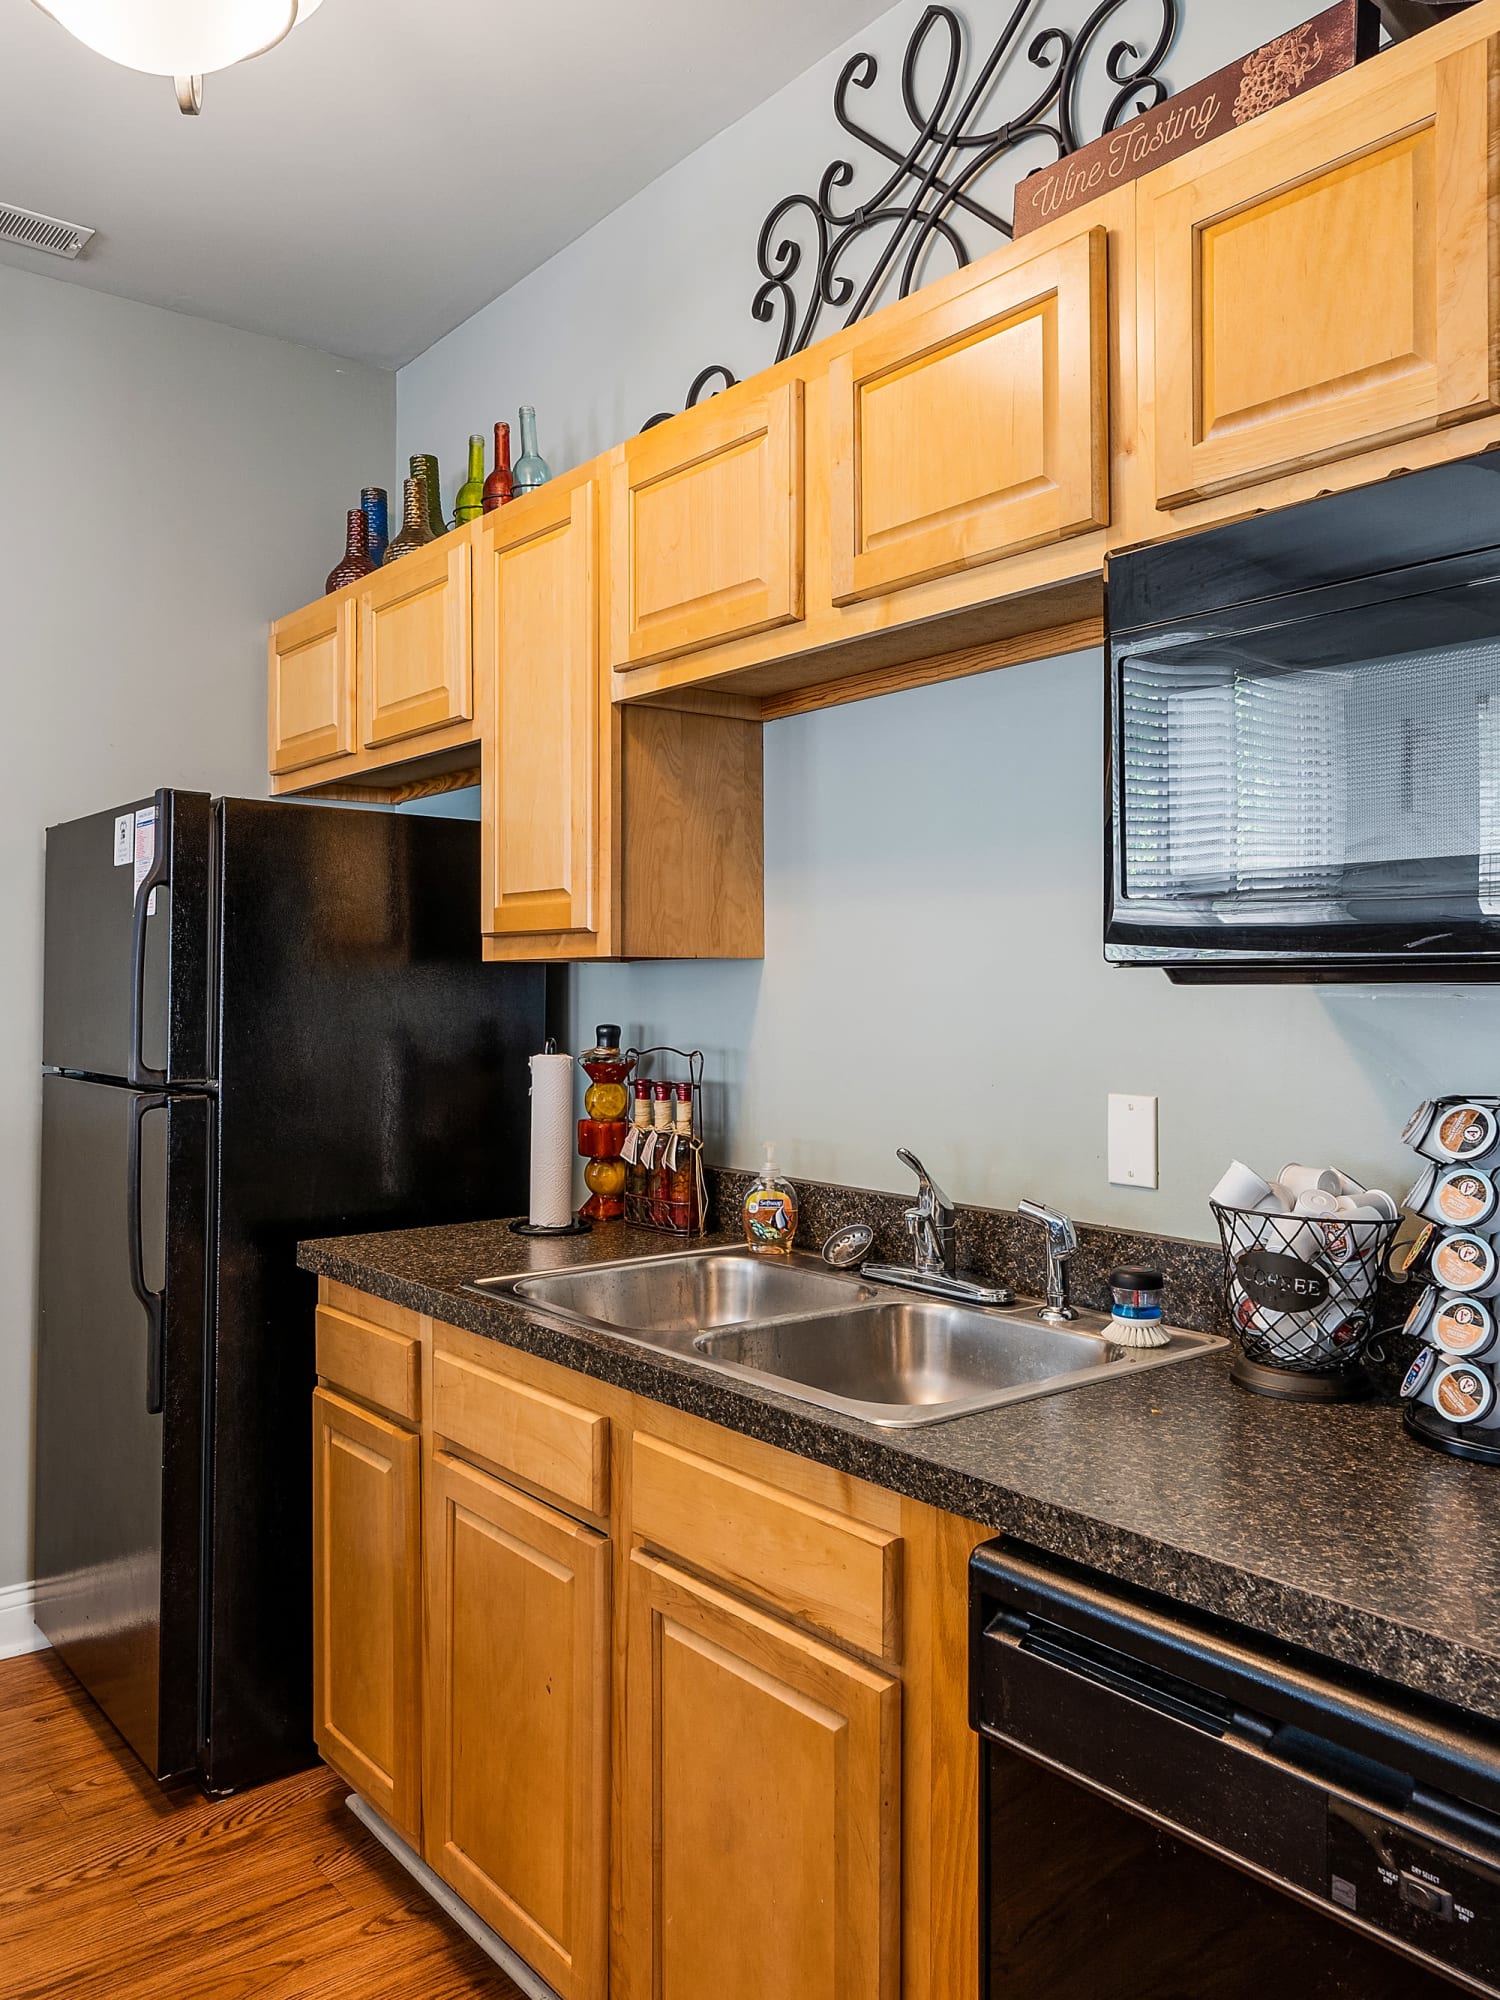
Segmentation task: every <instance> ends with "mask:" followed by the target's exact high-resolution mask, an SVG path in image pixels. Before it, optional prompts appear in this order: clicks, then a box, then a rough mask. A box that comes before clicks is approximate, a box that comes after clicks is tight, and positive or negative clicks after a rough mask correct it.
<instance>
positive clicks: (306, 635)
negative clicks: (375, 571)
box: [269, 594, 355, 777]
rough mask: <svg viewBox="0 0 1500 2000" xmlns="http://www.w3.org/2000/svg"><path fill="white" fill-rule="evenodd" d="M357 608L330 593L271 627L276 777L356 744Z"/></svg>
mask: <svg viewBox="0 0 1500 2000" xmlns="http://www.w3.org/2000/svg"><path fill="white" fill-rule="evenodd" d="M354 638H355V607H354V599H353V597H352V596H349V595H347V594H346V595H342V596H337V597H325V598H322V599H320V600H319V602H318V603H316V604H310V605H309V606H308V607H307V609H306V610H304V611H297V612H293V613H292V615H291V616H290V617H287V618H281V619H278V620H277V622H276V624H275V625H273V626H272V628H271V647H270V680H271V686H270V731H269V734H270V765H271V774H272V776H273V777H279V776H281V775H282V774H283V773H284V772H287V771H300V770H302V769H303V768H304V766H306V765H308V764H322V763H325V762H326V761H327V760H328V759H329V758H330V757H347V756H349V755H351V754H352V752H353V749H354Z"/></svg>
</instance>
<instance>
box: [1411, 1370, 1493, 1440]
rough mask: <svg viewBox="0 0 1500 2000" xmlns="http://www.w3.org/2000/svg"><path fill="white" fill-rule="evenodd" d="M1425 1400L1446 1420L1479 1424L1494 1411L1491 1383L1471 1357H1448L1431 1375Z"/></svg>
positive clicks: (1485, 1420)
mask: <svg viewBox="0 0 1500 2000" xmlns="http://www.w3.org/2000/svg"><path fill="white" fill-rule="evenodd" d="M1428 1401H1429V1402H1430V1403H1431V1404H1432V1407H1433V1408H1434V1409H1435V1410H1436V1411H1437V1413H1438V1415H1439V1416H1440V1417H1446V1418H1447V1420H1448V1422H1449V1423H1450V1424H1482V1423H1485V1422H1487V1421H1488V1420H1489V1419H1490V1418H1491V1417H1492V1416H1494V1415H1496V1414H1497V1412H1496V1410H1495V1385H1494V1383H1493V1382H1492V1381H1491V1380H1490V1378H1489V1376H1488V1375H1487V1374H1486V1373H1485V1371H1484V1370H1483V1369H1482V1368H1476V1367H1475V1366H1474V1364H1473V1363H1472V1362H1471V1361H1450V1362H1449V1363H1448V1365H1447V1367H1446V1368H1441V1369H1439V1370H1438V1372H1437V1374H1436V1375H1434V1376H1433V1378H1432V1387H1431V1389H1430V1391H1429V1392H1428Z"/></svg>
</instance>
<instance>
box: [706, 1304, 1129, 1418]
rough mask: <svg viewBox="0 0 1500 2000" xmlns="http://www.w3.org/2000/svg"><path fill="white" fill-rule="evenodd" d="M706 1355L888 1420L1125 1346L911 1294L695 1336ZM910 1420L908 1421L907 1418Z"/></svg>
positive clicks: (973, 1400) (998, 1391)
mask: <svg viewBox="0 0 1500 2000" xmlns="http://www.w3.org/2000/svg"><path fill="white" fill-rule="evenodd" d="M693 1346H694V1350H695V1352H697V1353H698V1354H701V1355H702V1356H703V1357H704V1359H705V1360H710V1361H717V1362H720V1363H723V1364H725V1365H728V1366H732V1367H735V1368H741V1369H744V1370H746V1371H747V1372H748V1373H750V1374H754V1375H759V1376H762V1377H764V1378H766V1379H768V1380H769V1379H772V1378H775V1379H776V1380H777V1381H778V1382H780V1383H783V1384H787V1385H790V1384H799V1385H801V1386H802V1387H803V1388H806V1389H815V1390H817V1391H819V1392H820V1395H819V1400H820V1401H822V1400H826V1401H828V1402H831V1403H836V1404H837V1405H838V1406H839V1407H841V1408H845V1409H851V1410H853V1411H854V1412H855V1414H857V1415H860V1416H867V1415H871V1414H872V1413H873V1412H877V1411H878V1416H877V1417H874V1418H873V1420H874V1421H879V1422H882V1423H890V1422H893V1421H898V1420H900V1418H901V1416H902V1413H904V1412H907V1411H912V1412H915V1413H916V1416H917V1420H918V1421H922V1422H931V1421H932V1420H933V1419H934V1418H935V1417H939V1416H949V1415H954V1414H957V1412H958V1411H959V1410H960V1409H978V1408H981V1407H986V1406H988V1405H990V1404H992V1403H996V1402H1001V1401H1006V1400H1009V1399H1011V1398H1013V1397H1015V1396H1017V1395H1021V1396H1026V1395H1033V1394H1035V1392H1036V1388H1037V1385H1038V1384H1039V1383H1040V1384H1045V1385H1046V1386H1047V1387H1048V1388H1049V1389H1055V1388H1057V1387H1059V1386H1060V1385H1061V1384H1063V1383H1064V1382H1066V1381H1071V1380H1072V1379H1073V1378H1074V1377H1075V1376H1078V1375H1092V1374H1095V1373H1097V1372H1099V1371H1100V1370H1102V1369H1110V1368H1116V1367H1119V1366H1120V1365H1121V1364H1122V1363H1123V1362H1124V1359H1125V1350H1124V1349H1122V1348H1119V1347H1115V1346H1112V1345H1111V1344H1110V1342H1109V1341H1107V1340H1104V1339H1102V1338H1101V1336H1100V1335H1099V1334H1098V1333H1094V1332H1074V1331H1072V1330H1071V1329H1068V1330H1064V1329H1063V1328H1060V1327H1051V1326H1044V1325H1042V1324H1041V1323H1040V1322H1039V1321H1038V1320H1037V1319H1036V1318H1035V1317H1030V1318H1027V1319H1024V1320H1023V1319H1016V1318H1007V1317H1002V1316H1001V1315H1000V1314H998V1313H991V1312H988V1311H977V1310H974V1309H972V1308H970V1307H966V1306H953V1305H946V1304H943V1303H941V1302H935V1303H928V1302H927V1301H926V1300H917V1299H886V1300H882V1301H880V1302H879V1303H877V1304H874V1305H867V1306H855V1307H854V1308H852V1309H851V1310H848V1311H844V1312H837V1313H824V1314H820V1315H818V1316H817V1317H816V1318H809V1319H804V1320H784V1321H782V1322H781V1323H780V1324H779V1325H776V1326H741V1327H733V1328H730V1329H729V1330H728V1331H726V1332H722V1333H705V1334H700V1335H699V1337H698V1339H697V1340H696V1341H694V1343H693ZM907 1421H911V1419H910V1418H908V1419H907Z"/></svg>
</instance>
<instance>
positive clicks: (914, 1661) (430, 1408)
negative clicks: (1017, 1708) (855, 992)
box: [313, 1279, 989, 2000]
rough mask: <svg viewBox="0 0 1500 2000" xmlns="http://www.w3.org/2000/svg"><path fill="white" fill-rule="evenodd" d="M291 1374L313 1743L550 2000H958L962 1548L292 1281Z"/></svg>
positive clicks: (842, 1477) (749, 1457) (972, 1939)
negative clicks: (313, 1341)
mask: <svg viewBox="0 0 1500 2000" xmlns="http://www.w3.org/2000/svg"><path fill="white" fill-rule="evenodd" d="M393 1341H394V1342H396V1346H395V1347H394V1348H393V1346H392V1342H393ZM402 1342H411V1343H413V1344H414V1347H415V1350H416V1351H415V1353H414V1354H403V1353H402V1352H401V1351H400V1345H401V1343H402ZM318 1365H319V1369H320V1371H321V1376H320V1380H321V1386H320V1387H319V1388H318V1390H317V1391H316V1393H315V1396H314V1402H313V1420H314V1421H313V1444H314V1467H315V1470H314V1523H315V1535H316V1542H315V1550H314V1577H315V1588H316V1598H315V1620H316V1633H315V1645H314V1653H315V1674H314V1699H315V1705H316V1715H317V1740H318V1747H319V1749H320V1750H321V1751H322V1753H323V1755H324V1757H325V1758H326V1760H327V1761H328V1763H330V1764H331V1765H332V1766H333V1767H334V1768H335V1769H336V1770H337V1771H338V1772H339V1773H340V1775H341V1776H343V1777H344V1778H345V1779H347V1780H348V1782H349V1783H350V1784H351V1785H352V1786H353V1787H354V1788H355V1789H356V1790H357V1791H358V1792H360V1793H361V1794H362V1795H363V1796H364V1798H366V1799H367V1800H368V1801H369V1802H370V1804H371V1805H372V1806H374V1808H375V1809H376V1811H377V1812H379V1813H380V1814H381V1816H382V1817H383V1818H384V1819H386V1820H387V1821H388V1822H389V1823H390V1825H391V1826H392V1827H394V1828H395V1829H396V1831H397V1832H399V1833H400V1834H401V1835H402V1836H403V1838H404V1839H406V1840H407V1841H408V1842H409V1843H410V1844H411V1845H412V1846H413V1847H415V1848H417V1849H418V1850H419V1851H420V1852H421V1854H422V1855H423V1857H424V1859H425V1860H426V1861H427V1863H428V1864H429V1866H431V1867H432V1868H434V1869H435V1870H436V1871H437V1873H438V1874H439V1875H440V1876H441V1877H442V1878H443V1880H444V1881H445V1882H447V1883H448V1884H449V1885H450V1886H451V1887H452V1888H453V1889H454V1890H455V1891H456V1892H457V1894H458V1895H459V1896H461V1897H462V1898H463V1900H464V1901H465V1902H466V1903H467V1904H468V1905H469V1906H470V1908H471V1909H473V1910H474V1911H475V1912H476V1913H477V1914H478V1915H479V1916H480V1917H481V1918H482V1919H483V1920H484V1922H485V1923H487V1924H488V1925H489V1926H490V1927H491V1929H492V1930H494V1931H495V1932H496V1933H497V1934H498V1935H499V1937H500V1938H502V1939H503V1940H504V1941H505V1943H506V1944H507V1945H508V1946H510V1948H511V1949H512V1950H513V1951H514V1952H515V1953H516V1954H517V1955H518V1957H519V1958H520V1959H521V1960H523V1961H524V1962H525V1963H526V1964H527V1965H529V1966H530V1967H531V1968H532V1969H533V1970H534V1971H535V1972H536V1973H537V1974H538V1975H539V1976H540V1977H541V1978H542V1979H543V1980H544V1981H545V1982H546V1983H547V1985H548V1986H549V1987H550V1988H551V1989H552V1990H553V1991H554V1992H555V1993H557V1994H559V1995H560V1996H562V2000H974V1994H975V1993H976V1991H977V1989H978V1983H979V1966H978V1897H979V1884H978V1870H979V1818H978V1793H979V1783H978V1776H979V1758H978V1747H977V1739H976V1738H975V1737H974V1736H973V1735H972V1734H971V1733H970V1730H969V1727H968V1711H967V1656H968V1609H967V1604H968V1600H967V1564H968V1558H969V1553H970V1551H971V1549H972V1548H973V1546H974V1544H975V1543H976V1542H978V1541H982V1540H984V1539H986V1537H987V1534H988V1532H989V1531H987V1530H986V1529H983V1528H980V1527H978V1526H977V1525H976V1524H975V1523H973V1522H969V1521H962V1520H959V1519H958V1518H957V1517H956V1516H952V1515H947V1514H942V1513H939V1512H938V1511H936V1510H935V1509H933V1508H930V1507H925V1506H923V1505H921V1504H920V1503H918V1502H916V1501H912V1500H906V1499H902V1498H899V1497H898V1496H897V1495H896V1494H894V1493H891V1492H888V1491H886V1490H884V1489H882V1488H879V1487H875V1486H871V1485H868V1484H866V1483H865V1482H863V1481H861V1480H858V1479H855V1478H853V1477H852V1476H850V1475H847V1474H844V1473H840V1472H836V1471H834V1470H833V1469H832V1468H830V1467H828V1466H823V1465H818V1464H815V1463H812V1462H809V1461H807V1460H804V1459H800V1458H796V1457H793V1456H791V1455H789V1454H787V1453H785V1452H783V1451H780V1450H777V1449H775V1448H774V1447H772V1446H770V1445H766V1444H763V1443H760V1442H759V1441H757V1440H754V1439H750V1438H746V1437H742V1436H740V1435H738V1434H736V1433H733V1432H730V1431H727V1430H724V1429H721V1428H720V1427H719V1426H717V1425H715V1424H711V1423H707V1422H704V1421H701V1420H700V1419H698V1418H695V1417H689V1416H687V1415H686V1414H684V1413H682V1412H679V1411H676V1410H671V1409H667V1408H663V1407H662V1406H661V1405H658V1404H655V1403H653V1402H651V1401H650V1400H649V1399H647V1398H644V1397H637V1396H633V1395H631V1394H629V1393H627V1392H626V1391H624V1390H622V1389H619V1388H617V1387H615V1386H613V1385H611V1384H608V1383H601V1382H596V1381H592V1380H590V1379H589V1378H587V1377H585V1376H583V1375H579V1374H576V1373H573V1372H572V1371H570V1370H567V1369H564V1368H561V1367H559V1366H557V1365H555V1364H553V1363H551V1362H547V1361H543V1360H541V1359H540V1358H539V1357H537V1356H533V1355H530V1354H525V1353H519V1352H515V1351H513V1350H511V1349H510V1348H507V1347H505V1346H503V1345H501V1344H500V1343H498V1342H493V1341H487V1340H482V1339H480V1338H478V1337H477V1336H475V1335H473V1334H470V1333H466V1332H464V1331H462V1330H461V1329H459V1328H456V1327H449V1326H436V1327H435V1326H434V1324H433V1322H432V1321H431V1320H430V1319H428V1318H425V1317H423V1316H421V1315H419V1314H417V1313H412V1312H407V1311H406V1310H405V1309H403V1308H399V1307H395V1306H391V1305H389V1304H386V1303H385V1302H383V1301H380V1300H377V1299H372V1298H368V1297H365V1296H363V1295H361V1294H359V1293H356V1292H354V1291H352V1290H350V1289H349V1288H346V1287H344V1286H340V1285H336V1284H333V1283H332V1282H331V1281H330V1280H327V1279H325V1280H323V1284H322V1290H321V1293H320V1330H319V1346H318ZM330 1377H332V1379H331V1380H330ZM374 1396H384V1397H386V1398H389V1399H392V1400H400V1401H401V1402H402V1404H403V1407H404V1408H406V1409H408V1411H409V1414H408V1416H407V1419H406V1421H405V1422H401V1421H398V1420H397V1419H396V1416H395V1413H394V1412H392V1413H390V1414H382V1413H381V1412H380V1411H379V1410H376V1409H373V1408H371V1407H369V1403H368V1401H367V1400H366V1399H368V1398H371V1397H374ZM418 1418H420V1429H419V1428H418ZM575 1515H576V1518H575Z"/></svg>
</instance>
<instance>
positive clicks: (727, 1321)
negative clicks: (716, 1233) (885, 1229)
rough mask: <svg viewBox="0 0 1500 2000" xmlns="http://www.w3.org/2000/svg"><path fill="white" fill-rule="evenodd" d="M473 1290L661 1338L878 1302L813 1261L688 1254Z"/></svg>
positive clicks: (489, 1283)
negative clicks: (858, 1301) (750, 1321)
mask: <svg viewBox="0 0 1500 2000" xmlns="http://www.w3.org/2000/svg"><path fill="white" fill-rule="evenodd" d="M471 1289H473V1290H476V1291H482V1292H488V1293H492V1294H499V1295H501V1296H508V1297H514V1298H518V1299H525V1300H527V1301H528V1302H529V1303H530V1304H532V1305H536V1306H545V1307H546V1308H547V1310H548V1311H549V1312H555V1313H559V1314H560V1315H561V1316H562V1317H563V1318H564V1319H571V1320H577V1321H580V1322H581V1323H582V1324H584V1325H585V1326H592V1327H602V1328H604V1329H605V1330H606V1331H607V1332H610V1333H650V1334H664V1335H671V1334H679V1333H680V1334H687V1335H692V1334H696V1333H698V1332H700V1331H701V1330H702V1329H703V1328H704V1327H715V1326H738V1325H740V1324H741V1323H742V1322H744V1321H747V1320H753V1321H756V1322H761V1321H765V1320H777V1319H785V1318H787V1317H788V1316H789V1315H791V1314H796V1315H798V1316H799V1317H800V1316H802V1315H804V1314H807V1313H814V1312H822V1311H825V1310H826V1311H837V1310H838V1309H840V1308H841V1307H844V1306H847V1305H850V1304H852V1303H854V1302H855V1301H857V1300H860V1299H873V1298H874V1297H875V1296H876V1293H875V1290H874V1287H873V1286H870V1285H866V1284H864V1283H863V1282H862V1281H861V1279H860V1278H859V1276H858V1275H857V1274H855V1273H844V1272H838V1271H831V1270H829V1269H828V1268H827V1266H826V1265H824V1264H821V1263H819V1262H817V1261H816V1260H815V1259H808V1260H806V1261H804V1260H803V1259H801V1258H789V1259H786V1260H785V1261H783V1260H782V1259H781V1258H777V1259H776V1261H775V1262H774V1263H772V1262H771V1261H770V1260H769V1259H768V1258H765V1257H756V1256H753V1255H752V1254H751V1253H750V1252H749V1251H747V1250H689V1251H685V1252H680V1253H678V1254H677V1255H675V1256H666V1257H637V1258H634V1259H632V1260H631V1261H630V1262H628V1263H621V1264H593V1265H585V1266H583V1267H582V1268H580V1269H577V1270H572V1271H550V1272H546V1273H542V1274H534V1275H531V1276H528V1277H522V1278H499V1279H495V1278H481V1279H479V1280H477V1282H476V1283H475V1285H474V1286H473V1287H472V1288H471Z"/></svg>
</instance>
